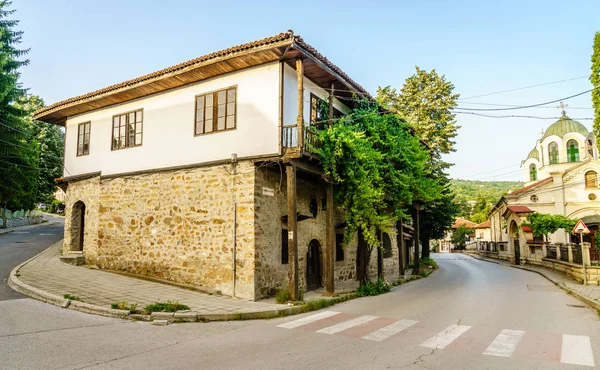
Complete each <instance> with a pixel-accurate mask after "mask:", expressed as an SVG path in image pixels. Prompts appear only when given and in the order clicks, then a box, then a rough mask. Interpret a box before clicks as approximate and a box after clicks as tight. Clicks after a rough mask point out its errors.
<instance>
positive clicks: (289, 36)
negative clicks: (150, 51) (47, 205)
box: [34, 30, 371, 117]
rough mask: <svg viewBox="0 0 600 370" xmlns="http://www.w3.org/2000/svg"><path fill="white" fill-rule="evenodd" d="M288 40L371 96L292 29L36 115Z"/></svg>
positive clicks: (87, 95) (190, 61)
mask: <svg viewBox="0 0 600 370" xmlns="http://www.w3.org/2000/svg"><path fill="white" fill-rule="evenodd" d="M286 40H289V41H290V44H292V45H297V46H299V47H300V48H302V49H305V50H306V51H307V52H308V53H310V54H312V56H313V57H314V58H315V59H317V60H319V61H320V62H321V63H323V64H324V65H325V66H326V67H327V68H329V69H330V70H332V71H333V72H335V73H337V74H338V75H339V76H340V77H342V78H344V79H345V80H346V81H347V82H349V83H350V84H351V85H353V86H354V87H355V88H356V90H357V91H359V92H360V93H362V94H364V95H366V96H368V97H371V95H370V94H369V93H368V92H367V91H366V90H365V89H364V88H363V87H362V86H360V85H359V84H358V83H356V82H355V81H354V80H352V79H351V78H350V77H348V75H347V74H346V73H344V72H343V71H342V70H341V69H340V68H339V67H337V66H336V65H335V64H333V63H331V62H330V61H329V59H327V58H325V57H324V56H323V55H322V54H321V53H319V52H318V51H317V50H316V49H315V48H313V47H312V46H310V45H309V44H307V43H306V42H304V40H303V39H302V38H301V37H300V36H297V35H294V34H293V31H292V30H289V31H288V32H283V33H280V34H278V35H275V36H271V37H267V38H264V39H261V40H256V41H252V42H249V43H246V44H242V45H238V46H234V47H231V48H227V49H223V50H220V51H217V52H214V53H210V54H207V55H203V56H201V57H198V58H194V59H191V60H188V61H186V62H183V63H179V64H176V65H174V66H171V67H168V68H165V69H161V70H159V71H156V72H152V73H149V74H146V75H143V76H140V77H137V78H134V79H131V80H127V81H123V82H120V83H117V84H114V85H110V86H108V87H105V88H102V89H99V90H96V91H92V92H89V93H87V94H83V95H79V96H75V97H72V98H69V99H66V100H62V101H59V102H56V103H54V104H51V105H48V106H46V107H43V108H41V109H39V110H37V111H36V112H35V114H34V116H36V117H38V116H40V115H43V114H44V113H46V112H49V111H52V110H55V109H57V108H60V107H63V106H68V105H70V104H73V103H78V102H81V101H84V100H88V99H93V98H96V97H99V96H103V95H110V93H112V92H116V90H120V89H123V88H129V87H133V86H136V85H141V84H144V83H147V82H148V81H149V80H154V79H157V78H161V77H166V76H167V75H169V74H173V73H177V72H179V71H181V70H183V69H187V68H190V67H194V66H195V65H197V64H200V63H204V62H206V61H209V60H211V59H216V58H219V57H225V56H233V55H235V54H236V53H239V52H242V51H246V50H249V49H252V48H257V47H263V46H267V45H270V44H275V43H279V42H283V41H286Z"/></svg>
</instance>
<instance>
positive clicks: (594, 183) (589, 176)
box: [585, 171, 598, 188]
mask: <svg viewBox="0 0 600 370" xmlns="http://www.w3.org/2000/svg"><path fill="white" fill-rule="evenodd" d="M585 187H586V188H597V187H598V174H597V173H596V172H595V171H588V172H586V173H585Z"/></svg>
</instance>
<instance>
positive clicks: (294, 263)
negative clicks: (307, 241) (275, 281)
mask: <svg viewBox="0 0 600 370" xmlns="http://www.w3.org/2000/svg"><path fill="white" fill-rule="evenodd" d="M285 173H286V176H287V202H288V221H287V222H288V225H287V226H288V264H289V273H288V277H289V285H288V290H289V293H290V299H291V300H292V301H297V300H298V299H300V294H299V291H298V222H297V217H296V167H294V166H292V165H287V166H286V167H285Z"/></svg>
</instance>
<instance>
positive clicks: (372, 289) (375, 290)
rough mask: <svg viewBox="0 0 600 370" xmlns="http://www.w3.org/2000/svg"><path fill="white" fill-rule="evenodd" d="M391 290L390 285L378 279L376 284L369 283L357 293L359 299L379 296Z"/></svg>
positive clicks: (362, 286)
mask: <svg viewBox="0 0 600 370" xmlns="http://www.w3.org/2000/svg"><path fill="white" fill-rule="evenodd" d="M390 289H391V286H390V284H389V283H387V282H386V281H385V280H383V279H377V281H376V282H375V284H373V283H372V282H370V281H368V282H367V283H366V284H365V285H361V286H360V287H359V288H358V290H357V291H356V296H357V297H368V296H374V295H379V294H382V293H387V292H389V291H390Z"/></svg>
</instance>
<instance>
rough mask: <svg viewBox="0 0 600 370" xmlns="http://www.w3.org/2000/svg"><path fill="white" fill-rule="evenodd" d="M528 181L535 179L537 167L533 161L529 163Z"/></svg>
mask: <svg viewBox="0 0 600 370" xmlns="http://www.w3.org/2000/svg"><path fill="white" fill-rule="evenodd" d="M529 181H537V168H536V167H535V164H533V163H532V164H530V165H529Z"/></svg>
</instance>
